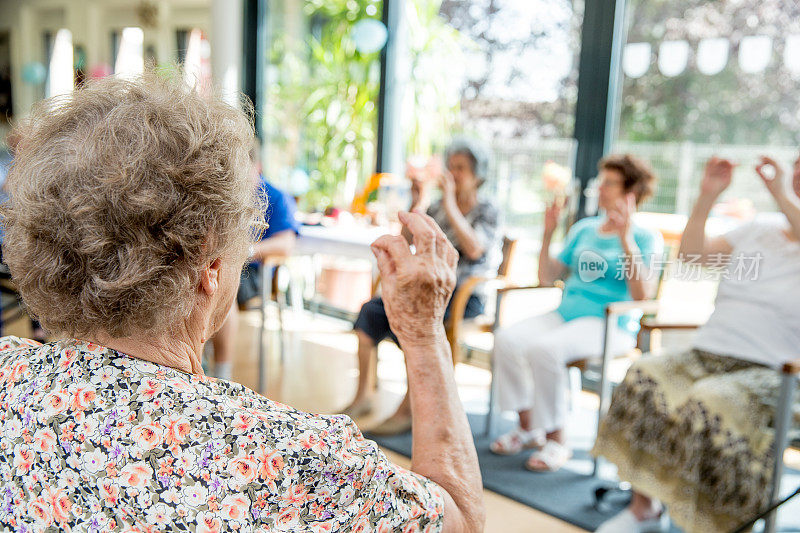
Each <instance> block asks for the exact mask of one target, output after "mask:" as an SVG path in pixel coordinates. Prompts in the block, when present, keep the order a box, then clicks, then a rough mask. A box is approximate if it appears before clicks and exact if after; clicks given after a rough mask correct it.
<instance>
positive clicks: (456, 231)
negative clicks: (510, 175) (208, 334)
mask: <svg viewBox="0 0 800 533" xmlns="http://www.w3.org/2000/svg"><path fill="white" fill-rule="evenodd" d="M444 156H445V157H444V159H445V164H446V168H444V169H443V168H441V166H442V165H441V161H440V160H439V159H432V160H431V162H430V163H429V164H428V165H427V166H426V168H425V169H424V170H422V169H414V168H413V167H410V169H409V170H410V172H409V176H408V177H409V179H410V180H411V211H419V212H423V211H425V210H427V214H428V215H429V216H431V217H432V218H433V219H434V220H435V221H436V223H437V224H438V225H439V226H441V228H442V230H443V231H444V232H445V234H446V235H447V238H448V239H449V240H450V241H451V242H452V243H453V245H454V246H455V247H456V249H457V250H458V253H459V257H458V266H457V270H456V285H457V286H458V285H461V284H462V283H465V282H466V281H467V280H468V279H469V278H470V277H471V276H481V277H490V276H492V275H493V271H495V272H496V269H497V266H498V265H499V264H500V241H499V233H498V230H499V223H500V215H499V212H498V210H497V208H496V207H495V205H494V204H493V203H492V202H491V201H489V200H487V199H484V198H480V197H479V195H478V189H479V188H480V187H481V185H483V183H484V182H485V181H486V177H487V175H488V171H489V156H488V152H487V151H486V150H485V149H484V148H483V147H482V146H481V145H480V144H478V143H477V142H475V141H474V140H471V139H468V138H457V139H454V140H453V141H452V142H451V143H450V145H449V146H448V147H447V149H446V150H445V154H444ZM433 183H438V186H439V189H440V190H441V198H440V199H439V200H438V201H436V202H433V203H431V201H430V196H431V195H430V189H431V185H432V184H433ZM404 235H405V237H406V239H408V240H409V242H410V235H409V234H408V233H407V232H404ZM484 291H485V287H482V286H480V285H479V286H478V287H477V288H476V289H475V290H474V291H473V293H472V294H471V295H470V296H469V298H468V300H467V303H466V306H465V308H464V317H465V318H474V317H476V316H478V315H480V314H481V313H483V308H484V301H485V299H486V297H485V294H484ZM449 315H450V305H448V307H447V310H446V311H445V320H448V319H449ZM391 326H392V324H390V322H389V320H388V319H387V316H386V311H385V310H384V302H383V299H382V298H381V297H380V296H376V297H374V298H372V299H371V300H369V301H368V302H366V303H365V304H364V305H363V306H362V307H361V310H360V311H359V313H358V317H357V318H356V321H355V323H354V324H353V330H354V331H355V333H356V336H357V337H358V369H359V378H358V388H357V390H356V394H355V398H354V399H353V401H352V402H351V403H350V405H348V406H347V407H346V408H345V409H344V410H343V412H344V413H345V414H347V415H349V416H351V417H353V418H357V417H359V416H361V415H365V414H367V413H369V412H370V411H371V410H372V406H373V397H374V395H373V393H372V388H371V387H370V385H369V376H371V375H372V374H373V373H372V372H371V369H373V368H374V365H376V364H377V347H378V344H379V343H380V342H381V341H382V340H384V339H387V338H388V339H391V340H393V341H395V342H396V343H397V337H396V335H395V333H394V331H393V328H392V327H391ZM401 347H402V346H401ZM411 425H412V424H411V409H410V403H409V396H408V394H406V396H405V397H404V398H403V401H402V402H401V403H400V405H399V407H398V408H397V410H396V411H395V413H394V414H393V415H391V416H390V417H389V418H388V419H386V420H385V421H383V422H382V423H381V424H380V425H378V426H377V427H374V428H372V429H371V430H370V431H371V432H372V433H373V434H376V435H394V434H397V433H403V432H405V431H408V430H410V429H411Z"/></svg>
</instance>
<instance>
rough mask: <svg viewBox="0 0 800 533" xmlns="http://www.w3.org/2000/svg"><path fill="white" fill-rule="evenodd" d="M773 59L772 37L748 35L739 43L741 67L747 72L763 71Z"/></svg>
mask: <svg viewBox="0 0 800 533" xmlns="http://www.w3.org/2000/svg"><path fill="white" fill-rule="evenodd" d="M771 59H772V37H769V36H767V35H748V36H747V37H744V38H742V41H741V43H739V68H741V69H742V72H745V73H747V74H758V73H759V72H763V71H764V69H765V68H767V65H769V62H770V60H771Z"/></svg>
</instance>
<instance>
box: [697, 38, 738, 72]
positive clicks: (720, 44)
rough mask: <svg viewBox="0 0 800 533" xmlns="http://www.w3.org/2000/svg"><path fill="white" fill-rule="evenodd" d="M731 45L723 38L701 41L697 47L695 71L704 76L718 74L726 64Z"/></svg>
mask: <svg viewBox="0 0 800 533" xmlns="http://www.w3.org/2000/svg"><path fill="white" fill-rule="evenodd" d="M730 48H731V43H730V42H729V41H728V39H725V38H724V37H716V38H711V39H703V40H702V41H700V43H699V44H698V45H697V70H699V71H700V72H701V73H703V74H705V75H706V76H713V75H715V74H719V73H720V72H722V71H723V70H724V69H725V66H726V65H727V64H728V56H729V55H730Z"/></svg>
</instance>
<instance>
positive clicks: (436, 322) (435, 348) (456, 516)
mask: <svg viewBox="0 0 800 533" xmlns="http://www.w3.org/2000/svg"><path fill="white" fill-rule="evenodd" d="M400 221H401V222H402V223H403V224H404V226H406V228H408V230H409V232H410V233H411V235H412V236H413V243H414V246H415V248H416V253H415V254H413V255H412V254H411V251H410V249H409V246H408V243H407V242H406V241H405V239H403V238H402V237H400V236H388V235H387V236H383V237H381V238H380V239H378V240H377V241H375V243H374V244H373V245H372V249H373V252H374V253H375V257H376V258H377V260H378V267H379V269H380V271H381V279H382V283H383V301H384V305H385V307H386V314H387V316H388V318H389V324H390V325H391V327H392V331H393V332H394V333H395V334H396V335H397V338H398V340H399V341H400V346H401V347H402V348H403V352H404V354H405V358H406V368H407V369H408V388H409V394H410V399H411V411H412V413H413V417H412V420H413V427H412V435H413V437H412V439H413V440H412V456H411V463H412V466H411V469H412V470H413V471H415V472H417V473H418V474H421V475H423V476H425V477H427V478H429V479H431V480H433V481H434V482H436V483H437V484H438V485H439V486H440V487H442V489H444V492H445V496H444V497H445V513H444V528H443V530H444V531H447V532H460V531H482V529H483V523H484V519H485V511H484V506H483V501H482V495H483V487H482V483H481V475H480V470H479V468H478V457H477V453H476V452H475V446H474V445H473V441H472V434H471V432H470V429H469V424H468V423H467V417H466V414H465V413H464V409H463V408H462V406H461V401H460V400H459V398H458V392H457V390H456V384H455V380H454V378H453V364H452V359H451V355H450V346H449V344H448V342H447V338H446V336H445V331H444V326H443V316H444V310H445V308H446V306H447V302H448V300H449V298H450V294H451V293H452V291H453V287H454V286H455V266H456V262H457V260H458V253H457V252H456V251H455V249H454V248H453V246H452V245H451V244H450V243H449V242H448V241H447V238H446V237H445V235H444V233H443V232H442V230H441V229H440V228H439V227H438V226H437V225H436V223H435V222H434V221H433V219H431V218H430V217H428V216H427V215H423V214H421V213H401V214H400Z"/></svg>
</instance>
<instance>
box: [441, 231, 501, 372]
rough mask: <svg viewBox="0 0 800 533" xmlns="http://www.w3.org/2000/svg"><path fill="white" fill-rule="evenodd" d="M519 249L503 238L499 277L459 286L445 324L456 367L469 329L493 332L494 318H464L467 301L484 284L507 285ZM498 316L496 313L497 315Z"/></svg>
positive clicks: (478, 279)
mask: <svg viewBox="0 0 800 533" xmlns="http://www.w3.org/2000/svg"><path fill="white" fill-rule="evenodd" d="M516 249H517V240H516V239H511V238H509V237H507V236H506V237H503V260H502V261H501V262H500V266H499V267H498V268H497V275H496V276H494V277H486V276H472V277H470V278H468V279H467V280H466V281H465V282H464V283H462V284H461V285H459V287H458V289H457V290H456V292H455V294H453V304H452V305H451V307H450V319H449V320H448V321H447V323H446V324H445V331H446V332H447V340H448V341H449V342H450V350H451V352H452V354H453V364H454V365H455V364H456V363H458V362H459V361H460V360H461V359H462V355H463V348H464V344H463V336H464V331H465V329H466V328H467V327H469V326H472V327H475V328H477V329H478V330H480V331H492V327H493V321H494V317H487V316H485V315H484V316H480V317H476V318H471V319H465V318H464V310H465V309H466V308H467V301H468V300H469V297H470V296H472V293H473V292H474V291H475V288H476V287H477V286H478V285H480V284H482V283H490V284H492V283H494V284H496V285H500V286H501V287H502V286H503V285H504V284H505V283H506V280H507V277H508V272H509V270H510V269H511V261H512V259H513V258H514V253H515V252H516ZM495 314H496V313H495Z"/></svg>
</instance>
